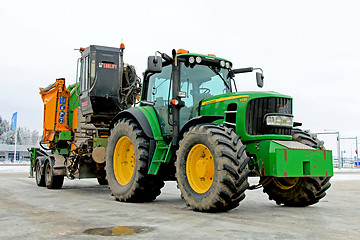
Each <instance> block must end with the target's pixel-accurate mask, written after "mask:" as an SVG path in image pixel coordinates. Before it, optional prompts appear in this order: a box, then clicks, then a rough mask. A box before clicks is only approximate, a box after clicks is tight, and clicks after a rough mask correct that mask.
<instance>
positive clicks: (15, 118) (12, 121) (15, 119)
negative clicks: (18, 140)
mask: <svg viewBox="0 0 360 240" xmlns="http://www.w3.org/2000/svg"><path fill="white" fill-rule="evenodd" d="M16 122H17V112H14V113H13V115H12V118H11V126H10V128H11V130H16Z"/></svg>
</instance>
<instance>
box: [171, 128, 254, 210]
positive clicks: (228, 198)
mask: <svg viewBox="0 0 360 240" xmlns="http://www.w3.org/2000/svg"><path fill="white" fill-rule="evenodd" d="M245 148H246V146H244V145H242V143H241V141H240V137H239V136H237V135H236V134H235V133H234V131H233V130H232V129H230V128H227V127H223V126H219V125H216V124H203V125H197V126H194V127H191V128H190V129H189V131H188V132H186V133H185V134H184V138H183V139H182V140H181V141H180V143H179V150H178V151H177V161H176V164H175V165H176V177H177V182H178V186H179V189H180V191H181V193H182V196H183V198H184V199H185V200H186V202H187V203H188V205H189V206H190V207H191V208H192V209H193V210H194V211H203V212H222V211H228V210H230V209H233V208H235V207H237V206H238V205H239V202H240V201H241V200H243V199H244V198H245V190H246V189H247V187H248V186H249V184H248V179H247V178H248V173H249V170H248V166H247V163H248V161H249V158H248V157H247V156H246V152H245Z"/></svg>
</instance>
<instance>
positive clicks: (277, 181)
mask: <svg viewBox="0 0 360 240" xmlns="http://www.w3.org/2000/svg"><path fill="white" fill-rule="evenodd" d="M292 136H293V141H298V142H301V143H303V144H305V145H308V146H310V147H313V148H318V149H324V145H323V142H322V141H320V140H319V139H318V138H316V136H315V135H313V134H309V133H306V132H304V131H301V130H299V129H294V130H293V133H292ZM329 180H330V177H294V178H290V177H261V178H260V183H262V184H263V187H264V190H263V191H264V192H265V193H267V194H268V195H269V199H270V200H274V201H275V202H276V204H278V205H280V204H284V205H285V206H292V207H304V206H309V205H312V204H315V203H317V202H319V200H320V199H322V198H323V197H325V195H326V193H325V192H326V190H327V189H328V188H329V187H330V186H331V184H330V182H329Z"/></svg>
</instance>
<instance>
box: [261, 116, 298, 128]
mask: <svg viewBox="0 0 360 240" xmlns="http://www.w3.org/2000/svg"><path fill="white" fill-rule="evenodd" d="M265 121H266V125H268V126H278V127H292V126H293V119H292V117H290V116H283V115H269V116H266V119H265Z"/></svg>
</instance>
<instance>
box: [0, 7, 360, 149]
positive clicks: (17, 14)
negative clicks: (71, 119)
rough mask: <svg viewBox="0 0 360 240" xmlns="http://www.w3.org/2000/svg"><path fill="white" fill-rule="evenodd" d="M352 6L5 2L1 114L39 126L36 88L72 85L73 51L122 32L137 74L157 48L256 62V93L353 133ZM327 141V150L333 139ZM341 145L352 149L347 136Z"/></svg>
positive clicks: (306, 120)
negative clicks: (280, 98)
mask: <svg viewBox="0 0 360 240" xmlns="http://www.w3.org/2000/svg"><path fill="white" fill-rule="evenodd" d="M359 9H360V4H359V2H358V1H355V0H354V1H297V2H295V1H188V0H185V1H169V0H168V1H135V0H134V1H56V2H55V1H16V0H12V1H4V0H3V1H1V2H0V22H1V38H0V49H1V58H0V79H1V85H0V103H1V104H0V115H1V116H2V117H4V118H6V119H8V120H10V118H11V115H12V113H13V112H15V111H18V118H19V122H18V125H19V126H21V127H27V128H30V129H37V130H39V131H41V129H42V117H43V105H42V101H41V98H40V95H39V94H38V87H44V86H47V85H49V84H50V83H52V82H54V81H55V79H56V78H59V77H65V78H66V82H67V84H70V83H74V82H75V74H76V60H77V58H78V57H79V53H78V52H77V51H74V50H73V49H74V48H79V47H87V46H88V45H90V44H97V45H104V46H112V47H118V46H119V45H120V42H121V39H123V40H124V43H125V46H126V49H125V61H126V62H127V63H129V64H132V65H134V66H135V67H136V68H137V71H138V75H139V76H141V73H142V71H144V69H145V67H146V60H147V56H148V55H153V54H154V52H155V51H156V50H159V51H162V52H167V53H170V52H171V50H172V49H173V48H176V49H178V48H185V49H188V50H190V51H193V52H199V53H214V54H216V55H217V56H219V57H223V58H226V59H229V60H231V61H232V62H233V65H234V67H235V68H236V67H248V66H253V67H261V68H262V69H263V70H264V75H265V86H264V88H263V89H262V90H265V91H276V92H281V93H285V94H288V95H291V96H292V97H293V98H294V115H295V121H298V122H303V128H304V129H311V130H313V131H322V130H323V129H335V130H338V131H341V134H342V136H343V137H354V136H359V137H360V130H359V128H358V122H359V119H360V113H359V103H360V101H359V97H358V95H359V93H358V92H359V86H360V84H359V73H358V71H359V69H360V17H359V13H358V12H359ZM236 81H237V84H238V89H239V90H242V89H243V90H258V89H257V87H256V82H255V76H254V75H252V74H248V75H244V76H242V77H237V78H236ZM325 140H326V144H327V145H328V147H330V148H335V142H336V138H335V136H333V137H325ZM351 145H352V146H351ZM343 146H344V148H347V150H348V151H349V152H350V150H352V151H353V150H354V149H355V145H354V144H351V142H350V141H344V144H343ZM335 154H336V151H335ZM345 155H346V154H345ZM353 155H354V154H352V153H349V155H348V156H353Z"/></svg>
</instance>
